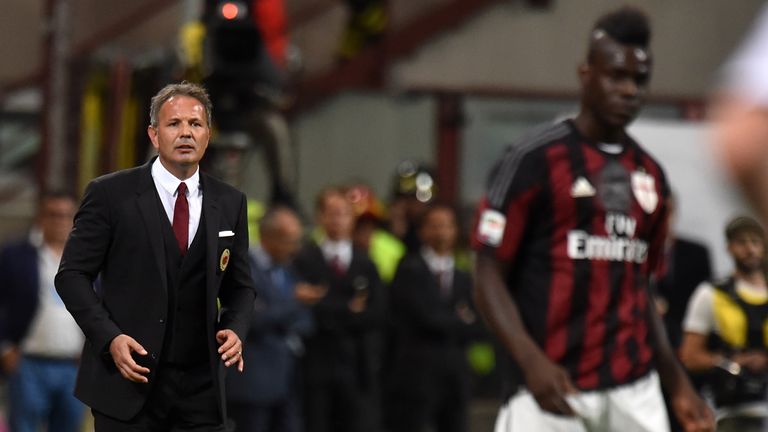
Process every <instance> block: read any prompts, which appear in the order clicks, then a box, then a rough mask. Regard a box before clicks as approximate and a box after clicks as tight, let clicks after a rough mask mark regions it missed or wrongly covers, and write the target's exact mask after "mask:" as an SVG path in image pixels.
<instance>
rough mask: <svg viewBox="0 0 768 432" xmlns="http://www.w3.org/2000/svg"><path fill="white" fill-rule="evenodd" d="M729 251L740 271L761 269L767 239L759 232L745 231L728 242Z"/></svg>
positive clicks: (747, 271)
mask: <svg viewBox="0 0 768 432" xmlns="http://www.w3.org/2000/svg"><path fill="white" fill-rule="evenodd" d="M728 252H729V253H730V254H731V257H733V262H734V264H735V265H736V268H737V269H739V271H741V272H744V273H750V272H755V271H760V270H761V269H762V268H763V261H764V259H765V241H764V240H763V238H762V237H761V236H760V235H759V234H757V233H753V232H749V231H743V232H740V233H737V234H736V235H735V236H734V238H733V239H732V240H730V241H729V242H728Z"/></svg>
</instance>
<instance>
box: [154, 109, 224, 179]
mask: <svg viewBox="0 0 768 432" xmlns="http://www.w3.org/2000/svg"><path fill="white" fill-rule="evenodd" d="M207 119H208V117H207V113H206V112H205V107H204V106H203V104H201V103H200V101H198V100H197V99H195V98H193V97H189V96H181V95H177V96H173V97H172V98H170V99H168V100H167V101H165V103H164V104H163V105H162V106H161V107H160V111H159V112H158V116H157V126H150V127H149V128H148V130H147V132H148V133H149V138H150V140H152V145H153V146H154V147H155V149H156V150H157V151H158V153H159V154H160V162H162V163H163V165H164V166H165V167H166V169H168V170H169V171H171V172H172V173H173V174H177V172H174V170H177V169H178V170H185V169H187V168H190V167H196V166H197V164H198V163H199V162H200V159H202V158H203V155H204V154H205V149H206V148H207V147H208V139H209V138H210V135H211V130H210V128H209V125H208V120H207Z"/></svg>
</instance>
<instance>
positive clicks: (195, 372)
mask: <svg viewBox="0 0 768 432" xmlns="http://www.w3.org/2000/svg"><path fill="white" fill-rule="evenodd" d="M211 111H212V106H211V102H210V99H209V98H208V95H207V93H206V91H205V89H204V88H202V87H200V86H198V85H196V84H190V83H186V82H183V83H180V84H169V85H166V86H165V87H163V88H162V89H160V91H159V92H158V93H157V94H156V95H155V96H154V97H153V98H152V102H151V108H150V123H149V126H148V127H147V134H148V136H149V139H150V141H151V142H152V145H153V146H154V148H155V150H157V152H158V156H157V157H155V158H153V159H152V160H150V161H149V162H147V163H146V164H144V165H142V166H139V167H135V168H130V169H126V170H122V171H118V172H115V173H111V174H107V175H105V176H102V177H99V178H97V179H94V180H92V181H91V182H90V183H89V184H88V186H87V188H86V192H85V197H84V198H83V201H82V203H81V204H80V209H79V210H78V212H77V214H76V216H75V221H74V227H73V229H72V232H71V233H70V236H69V239H68V240H67V243H66V246H65V247H64V252H63V255H62V258H61V265H60V267H59V272H58V273H57V275H56V280H55V283H56V290H57V291H58V293H59V295H60V296H61V298H62V300H63V301H64V304H65V305H66V306H67V310H69V311H70V313H71V314H72V315H73V316H74V317H75V321H77V323H78V325H79V326H80V328H81V329H82V330H83V333H84V334H85V337H86V341H85V347H84V348H83V351H82V362H81V365H80V370H79V372H78V378H77V385H76V388H75V395H76V396H77V397H78V398H79V399H80V400H81V401H83V402H84V403H85V404H86V405H88V406H90V407H91V409H92V412H93V415H94V422H95V428H96V431H98V432H106V431H110V432H119V431H129V430H178V428H184V429H187V430H205V431H223V430H225V429H226V422H227V417H226V405H225V402H226V401H225V398H224V395H225V393H224V376H225V375H224V374H225V371H226V368H229V367H233V368H234V369H237V370H239V371H242V370H243V365H244V363H243V358H242V339H243V338H244V337H245V334H246V333H247V331H248V327H249V326H250V322H251V314H252V312H253V301H254V296H255V289H254V286H253V280H252V278H251V272H250V265H249V262H248V226H247V219H246V200H245V195H244V194H243V193H242V192H240V191H238V190H237V189H235V188H233V187H232V186H230V185H227V184H225V183H223V182H221V181H219V180H217V179H216V178H214V177H213V176H211V175H209V174H207V173H205V172H201V171H200V166H199V164H200V160H201V159H202V158H203V156H204V155H205V151H206V149H207V148H208V141H209V138H210V133H211V130H210V128H211V117H212V112H211ZM97 278H98V280H99V285H98V289H96V290H94V288H93V284H94V281H96V279H97Z"/></svg>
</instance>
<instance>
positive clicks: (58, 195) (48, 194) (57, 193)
mask: <svg viewBox="0 0 768 432" xmlns="http://www.w3.org/2000/svg"><path fill="white" fill-rule="evenodd" d="M49 199H66V200H70V201H72V202H73V203H77V195H75V193H74V192H72V191H70V190H69V189H60V188H52V189H43V190H42V191H40V193H39V194H38V197H37V201H38V204H42V203H43V202H45V201H47V200H49Z"/></svg>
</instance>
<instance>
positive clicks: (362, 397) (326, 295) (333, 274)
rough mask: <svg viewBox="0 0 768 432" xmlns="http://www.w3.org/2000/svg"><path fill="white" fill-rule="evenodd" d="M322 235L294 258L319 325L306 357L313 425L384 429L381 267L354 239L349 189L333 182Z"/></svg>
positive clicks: (321, 203) (317, 430) (321, 199)
mask: <svg viewBox="0 0 768 432" xmlns="http://www.w3.org/2000/svg"><path fill="white" fill-rule="evenodd" d="M315 212H316V217H317V223H318V226H319V228H320V230H321V239H320V240H319V241H317V242H316V241H311V242H310V243H308V244H307V245H306V246H305V247H304V248H303V249H302V250H301V252H300V253H299V255H298V256H297V257H296V259H295V261H294V266H295V268H296V271H297V273H298V275H299V278H300V280H301V281H302V282H304V283H303V284H299V286H298V287H297V297H298V298H299V300H301V301H304V302H306V303H307V304H309V305H310V308H311V310H312V315H313V318H314V321H315V332H314V333H313V334H312V335H311V336H309V337H308V338H307V339H306V355H305V357H304V361H303V369H302V373H303V376H304V382H305V385H304V426H305V430H306V431H307V432H331V431H333V432H363V431H364V432H369V431H376V430H378V424H379V409H378V404H379V382H378V375H379V371H380V364H379V363H380V362H379V359H380V358H381V352H380V351H381V327H382V321H383V315H384V310H383V308H384V298H383V292H382V287H381V281H380V279H379V275H378V273H377V272H376V267H375V265H374V264H373V262H372V261H371V260H370V258H368V254H367V253H366V252H365V251H364V250H360V249H358V248H355V247H354V245H353V244H352V230H353V227H354V212H353V209H352V203H351V202H350V201H349V199H348V198H347V193H346V190H344V189H341V188H334V187H331V188H327V189H325V190H323V191H322V192H321V193H320V194H319V195H318V198H317V201H316V205H315Z"/></svg>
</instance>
